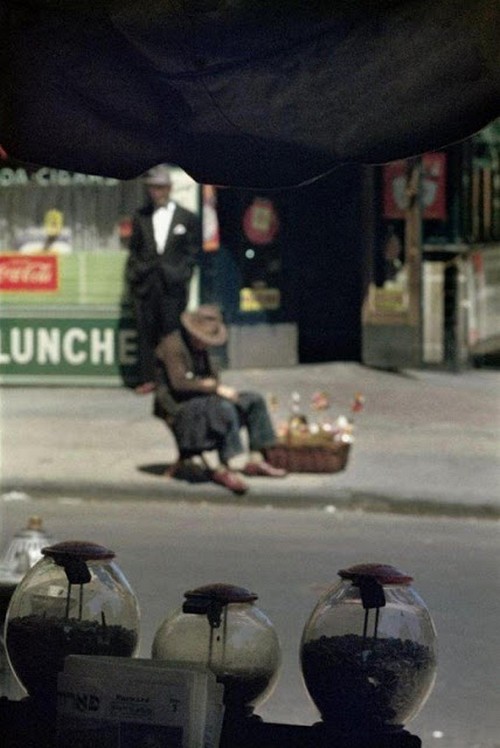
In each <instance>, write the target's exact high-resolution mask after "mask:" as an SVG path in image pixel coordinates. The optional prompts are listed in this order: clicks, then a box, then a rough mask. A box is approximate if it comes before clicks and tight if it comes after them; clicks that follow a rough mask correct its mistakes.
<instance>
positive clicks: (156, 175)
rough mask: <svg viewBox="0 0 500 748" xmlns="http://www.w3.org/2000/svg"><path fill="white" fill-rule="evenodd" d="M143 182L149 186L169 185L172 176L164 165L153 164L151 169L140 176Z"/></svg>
mask: <svg viewBox="0 0 500 748" xmlns="http://www.w3.org/2000/svg"><path fill="white" fill-rule="evenodd" d="M142 181H143V182H144V184H147V185H149V186H151V187H171V186H172V178H171V176H170V171H169V170H168V168H167V167H166V166H163V164H160V166H154V167H153V168H152V169H150V170H149V171H147V172H146V174H144V176H143V177H142Z"/></svg>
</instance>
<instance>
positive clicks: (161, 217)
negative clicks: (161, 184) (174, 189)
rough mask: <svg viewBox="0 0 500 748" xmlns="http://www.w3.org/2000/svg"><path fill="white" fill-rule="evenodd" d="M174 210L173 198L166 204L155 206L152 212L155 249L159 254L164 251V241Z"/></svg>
mask: <svg viewBox="0 0 500 748" xmlns="http://www.w3.org/2000/svg"><path fill="white" fill-rule="evenodd" d="M174 210H175V203H174V202H173V200H169V201H168V203H167V205H165V206H161V207H160V208H156V210H155V211H154V212H153V231H154V236H155V242H156V251H157V252H158V254H159V255H162V254H163V253H164V251H165V243H166V241H167V236H168V232H169V231H170V226H171V224H172V218H173V215H174Z"/></svg>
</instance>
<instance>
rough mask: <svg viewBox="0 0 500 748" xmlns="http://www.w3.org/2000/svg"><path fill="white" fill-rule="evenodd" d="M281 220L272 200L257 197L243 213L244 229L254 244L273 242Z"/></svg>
mask: <svg viewBox="0 0 500 748" xmlns="http://www.w3.org/2000/svg"><path fill="white" fill-rule="evenodd" d="M279 228H280V222H279V218H278V214H277V213H276V208H275V207H274V205H273V203H272V202H271V200H268V199H267V198H264V197H256V198H255V199H254V200H253V202H252V203H251V205H249V206H248V208H247V209H246V210H245V213H244V214H243V231H244V233H245V236H246V237H247V239H248V240H249V241H251V242H252V243H253V244H271V242H272V241H273V240H274V239H275V238H276V235H277V233H278V231H279Z"/></svg>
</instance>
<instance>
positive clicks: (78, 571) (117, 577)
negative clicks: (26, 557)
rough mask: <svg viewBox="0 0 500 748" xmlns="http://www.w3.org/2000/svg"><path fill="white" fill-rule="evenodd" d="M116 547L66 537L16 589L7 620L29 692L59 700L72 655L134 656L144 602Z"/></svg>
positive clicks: (15, 665)
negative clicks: (129, 579)
mask: <svg viewBox="0 0 500 748" xmlns="http://www.w3.org/2000/svg"><path fill="white" fill-rule="evenodd" d="M114 557H115V554H114V552H113V551H111V550H109V549H107V548H104V547H103V546H101V545H97V544H96V543H90V542H84V541H65V542H62V543H56V544H55V545H52V546H48V547H45V548H43V549H42V558H41V560H40V561H38V562H37V563H36V564H35V565H34V566H33V567H32V568H31V569H30V570H29V571H28V572H27V574H26V575H25V576H24V577H23V579H22V580H21V582H20V583H19V585H18V586H17V587H16V590H15V592H14V594H13V595H12V598H11V601H10V604H9V607H8V610H7V615H6V620H5V645H6V649H7V656H8V659H9V662H10V665H11V667H12V669H13V671H14V673H15V674H16V676H17V678H18V679H19V681H20V682H21V684H22V685H23V687H24V688H25V689H26V691H27V692H28V694H29V696H30V697H34V698H35V699H38V700H39V701H43V702H45V703H47V704H48V705H51V706H53V705H54V703H55V699H56V694H57V676H58V673H59V672H61V671H62V670H63V667H64V659H65V657H66V656H67V655H70V654H83V655H108V656H123V657H131V656H133V655H134V653H135V652H136V649H137V646H138V643H139V618H140V616H139V606H138V602H137V599H136V596H135V594H134V592H133V591H132V589H131V587H130V585H129V583H128V582H127V580H126V578H125V576H124V575H123V573H122V571H121V570H120V568H119V566H118V565H117V563H116V562H115V561H114Z"/></svg>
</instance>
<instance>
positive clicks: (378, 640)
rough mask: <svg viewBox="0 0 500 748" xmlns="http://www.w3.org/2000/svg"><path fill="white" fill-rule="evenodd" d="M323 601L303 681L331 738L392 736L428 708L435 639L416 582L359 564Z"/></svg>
mask: <svg viewBox="0 0 500 748" xmlns="http://www.w3.org/2000/svg"><path fill="white" fill-rule="evenodd" d="M338 574H339V577H340V581H339V582H338V583H337V584H335V585H334V586H333V587H331V588H330V589H329V590H328V591H327V592H326V593H325V594H324V595H323V596H322V597H321V598H320V600H319V601H318V603H317V605H316V606H315V608H314V610H313V612H312V613H311V616H310V618H309V620H308V622H307V623H306V625H305V627H304V631H303V635H302V640H301V645H300V660H301V667H302V675H303V678H304V682H305V685H306V688H307V691H308V693H309V695H310V696H311V698H312V700H313V702H314V704H315V705H316V707H317V709H318V710H319V712H320V714H321V717H322V720H323V723H324V724H325V726H326V727H327V729H328V730H329V731H330V732H331V733H332V734H338V735H340V736H345V735H360V736H367V735H372V736H373V735H375V734H394V733H397V732H398V731H402V730H403V727H404V725H406V723H407V722H409V721H410V720H411V719H413V718H414V717H415V716H416V714H417V713H418V712H419V711H420V709H421V708H422V706H423V704H424V703H425V701H426V700H427V698H428V696H429V694H430V692H431V690H432V687H433V685H434V680H435V675H436V631H435V628H434V624H433V621H432V618H431V616H430V613H429V611H428V609H427V607H426V605H425V603H424V602H423V600H422V599H421V598H420V597H419V595H418V594H417V592H416V591H415V589H414V588H413V587H412V581H413V579H412V577H411V576H409V575H407V574H405V573H403V572H401V571H399V570H398V569H395V568H394V567H393V566H389V565H385V564H359V565H356V566H352V567H351V568H349V569H342V570H340V571H339V572H338Z"/></svg>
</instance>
